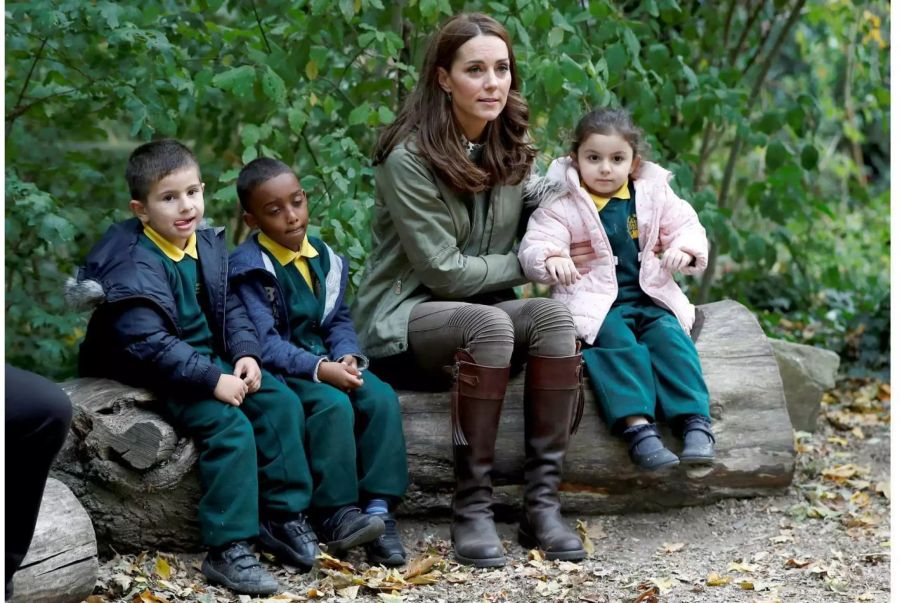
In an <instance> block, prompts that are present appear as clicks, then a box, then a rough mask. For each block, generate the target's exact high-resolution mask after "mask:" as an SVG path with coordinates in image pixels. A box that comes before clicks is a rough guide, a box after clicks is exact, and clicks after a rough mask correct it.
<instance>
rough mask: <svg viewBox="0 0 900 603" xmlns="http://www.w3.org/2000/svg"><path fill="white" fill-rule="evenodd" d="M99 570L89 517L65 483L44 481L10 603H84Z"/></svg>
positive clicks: (95, 544) (16, 574)
mask: <svg viewBox="0 0 900 603" xmlns="http://www.w3.org/2000/svg"><path fill="white" fill-rule="evenodd" d="M10 495H13V496H14V495H15V493H10V492H7V496H10ZM7 519H9V518H7ZM99 571H100V568H99V565H98V562H97V539H96V538H95V537H94V528H93V526H92V525H91V518H90V517H89V516H88V514H87V512H86V511H85V510H84V507H83V506H82V505H81V503H79V502H78V499H77V498H75V496H74V495H73V494H72V492H71V491H70V490H69V489H68V488H67V487H66V486H65V484H62V483H60V482H59V481H57V480H55V479H53V478H50V479H48V480H47V485H46V487H45V488H44V497H43V499H42V500H41V510H40V513H39V514H38V519H37V524H35V527H34V536H33V537H32V539H31V545H30V546H29V547H28V554H27V555H26V556H25V559H23V560H22V566H21V567H20V568H19V571H18V572H16V573H15V575H14V576H13V590H14V594H13V597H12V598H11V599H10V601H11V603H77V602H78V601H83V600H84V599H85V598H87V597H88V595H90V594H91V592H93V590H94V584H95V583H96V582H97V574H98V572H99Z"/></svg>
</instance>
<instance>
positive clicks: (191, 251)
mask: <svg viewBox="0 0 900 603" xmlns="http://www.w3.org/2000/svg"><path fill="white" fill-rule="evenodd" d="M144 234H145V235H147V238H148V239H150V240H151V241H153V243H154V244H155V245H156V246H157V247H159V248H160V249H161V250H162V252H163V253H164V254H166V257H167V258H169V259H170V260H172V261H173V262H180V261H181V260H183V259H184V256H186V255H189V256H191V257H192V258H194V259H195V260H196V259H197V233H195V232H193V233H191V236H190V238H188V240H187V245H185V246H184V249H179V248H178V245H175V244H174V243H172V242H171V241H169V240H168V239H166V238H164V237H163V236H162V235H161V234H159V233H158V232H156V231H155V230H153V228H151V227H150V226H149V225H148V224H144Z"/></svg>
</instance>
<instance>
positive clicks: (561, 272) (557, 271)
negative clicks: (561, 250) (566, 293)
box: [546, 255, 581, 287]
mask: <svg viewBox="0 0 900 603" xmlns="http://www.w3.org/2000/svg"><path fill="white" fill-rule="evenodd" d="M546 265H547V273H548V274H549V275H550V278H552V279H553V283H554V284H558V285H565V286H567V287H568V286H569V285H574V284H575V283H576V282H577V281H578V280H580V279H581V275H580V274H578V269H577V268H576V267H575V263H574V262H573V261H572V260H571V259H569V258H564V257H562V256H558V255H557V256H553V257H552V258H547V262H546Z"/></svg>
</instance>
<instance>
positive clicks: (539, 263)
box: [519, 157, 709, 343]
mask: <svg viewBox="0 0 900 603" xmlns="http://www.w3.org/2000/svg"><path fill="white" fill-rule="evenodd" d="M671 178H672V173H671V172H669V171H668V170H666V169H664V168H662V167H660V166H658V165H656V164H655V163H651V162H649V161H644V162H642V163H641V165H640V167H639V168H638V171H637V173H636V174H635V175H634V190H635V204H636V207H637V219H638V244H639V247H640V254H639V259H640V262H641V268H640V276H639V280H640V285H641V289H642V290H643V291H644V293H646V294H647V295H648V296H649V297H650V298H651V299H653V301H654V302H656V303H657V304H658V305H660V306H662V307H664V308H667V309H669V310H670V311H671V312H672V313H673V314H674V315H675V316H676V317H677V318H678V321H679V322H680V323H681V326H682V328H683V329H684V330H685V331H686V332H688V333H690V331H691V327H692V326H693V324H694V306H693V304H691V302H690V301H689V300H688V298H687V296H686V295H685V294H684V292H683V291H682V290H681V287H679V286H678V283H676V282H675V279H674V278H672V274H671V273H670V272H669V271H668V270H666V269H665V268H663V266H662V262H661V261H660V259H659V257H657V253H659V252H661V251H665V250H666V249H669V248H676V249H680V250H681V251H684V252H685V253H689V254H690V255H692V256H694V258H695V260H694V262H693V263H692V264H691V265H690V266H688V267H686V268H685V269H684V270H683V272H684V273H685V274H700V273H702V272H703V271H704V270H705V269H706V264H707V260H708V254H709V244H708V242H707V240H706V230H705V229H704V228H703V226H702V225H701V224H700V220H699V219H698V217H697V212H695V211H694V208H693V207H691V206H690V204H689V203H687V202H686V201H684V200H683V199H681V198H679V197H678V195H676V194H675V192H674V191H673V190H672V188H671V187H670V186H669V180H670V179H671ZM547 179H548V180H551V181H555V182H559V183H563V184H564V185H565V189H566V194H565V195H564V196H556V197H554V198H550V199H547V200H546V201H543V202H542V203H541V204H540V206H539V207H538V208H537V209H536V210H535V211H534V213H533V214H532V215H531V218H530V219H529V221H528V230H527V232H526V233H525V237H524V238H523V239H522V244H521V245H520V247H519V262H520V263H521V264H522V270H523V271H524V272H525V276H527V277H528V278H529V279H530V280H532V281H535V282H539V283H544V284H550V282H551V280H550V275H549V274H548V272H547V265H546V261H547V258H550V257H553V256H562V257H569V246H570V245H571V244H572V243H576V242H581V241H590V242H591V247H593V249H594V252H595V253H596V254H597V258H598V259H597V260H595V261H594V263H593V264H592V266H591V270H590V272H589V273H588V274H585V275H582V278H581V280H579V281H578V282H576V283H575V284H574V285H570V286H567V287H566V286H562V285H554V286H553V288H552V290H551V296H552V297H553V298H554V299H559V300H561V301H562V302H564V303H565V304H566V305H567V306H568V307H569V309H570V310H571V311H572V315H573V317H574V318H575V327H576V330H577V331H578V336H579V337H580V338H582V339H584V340H585V341H587V342H588V343H593V341H594V339H596V337H597V333H598V332H599V331H600V325H602V324H603V320H604V319H605V318H606V314H607V313H608V312H609V309H610V307H612V304H613V302H614V301H615V299H616V296H617V295H618V289H619V288H618V284H617V282H616V267H615V257H614V256H613V253H612V247H611V245H610V243H609V239H608V238H607V236H606V232H605V231H604V229H603V224H602V223H601V222H600V216H599V214H598V212H597V209H596V207H595V206H594V203H593V201H592V200H591V198H590V196H589V195H588V193H587V191H585V190H584V189H583V188H581V186H580V182H579V177H578V171H577V170H576V169H575V166H574V164H573V162H572V160H571V159H570V158H569V157H561V158H559V159H557V160H555V161H554V162H553V163H552V164H551V165H550V169H549V170H548V171H547Z"/></svg>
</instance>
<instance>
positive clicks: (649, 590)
mask: <svg viewBox="0 0 900 603" xmlns="http://www.w3.org/2000/svg"><path fill="white" fill-rule="evenodd" d="M638 591H639V593H638V597H637V599H635V600H634V603H659V597H658V596H657V595H658V594H659V590H657V587H656V585H655V584H648V583H646V582H643V583H641V584H639V585H638Z"/></svg>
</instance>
